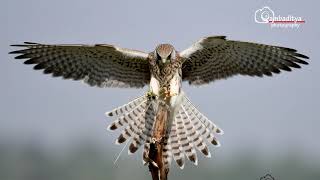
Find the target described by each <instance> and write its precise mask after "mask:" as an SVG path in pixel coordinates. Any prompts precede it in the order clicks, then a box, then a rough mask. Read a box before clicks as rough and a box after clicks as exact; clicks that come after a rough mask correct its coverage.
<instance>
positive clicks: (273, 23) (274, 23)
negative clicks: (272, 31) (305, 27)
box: [254, 6, 305, 28]
mask: <svg viewBox="0 0 320 180" xmlns="http://www.w3.org/2000/svg"><path fill="white" fill-rule="evenodd" d="M254 21H255V22H256V23H258V24H267V25H269V26H270V27H271V28H299V27H300V25H301V24H303V23H305V20H304V19H303V18H302V17H301V16H294V15H291V14H288V15H286V16H282V15H279V14H275V13H274V11H273V10H272V9H271V8H270V7H268V6H264V7H263V8H261V9H258V10H256V11H255V13H254Z"/></svg>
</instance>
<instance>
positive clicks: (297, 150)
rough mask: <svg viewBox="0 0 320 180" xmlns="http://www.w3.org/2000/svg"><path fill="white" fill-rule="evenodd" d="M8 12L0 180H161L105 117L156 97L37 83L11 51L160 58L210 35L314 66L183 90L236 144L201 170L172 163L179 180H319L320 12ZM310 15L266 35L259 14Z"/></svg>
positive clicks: (298, 6) (71, 1)
mask: <svg viewBox="0 0 320 180" xmlns="http://www.w3.org/2000/svg"><path fill="white" fill-rule="evenodd" d="M0 3H1V6H0V15H1V16H0V19H1V22H2V23H1V24H2V26H1V28H0V32H1V33H0V37H1V43H0V46H1V48H0V57H1V58H0V59H1V61H0V67H1V71H0V82H1V85H0V86H1V88H0V89H1V93H0V105H1V108H0V179H1V180H22V179H23V180H44V179H45V180H51V179H55V180H57V179H59V180H73V179H74V180H82V179H83V180H87V179H95V180H104V179H105V180H106V179H119V180H125V179H150V177H149V172H148V171H147V167H145V166H143V165H142V163H141V154H140V152H139V153H138V154H135V155H131V156H128V155H127V153H126V151H125V152H124V153H123V154H122V156H121V157H120V159H119V161H118V163H117V164H116V165H114V164H113V161H114V159H115V158H116V156H117V154H118V152H119V151H120V150H121V148H122V146H116V145H114V143H113V142H114V140H115V138H116V137H117V135H118V134H119V133H111V132H108V131H107V130H106V127H107V125H108V124H109V123H110V122H111V119H107V118H106V117H105V116H104V112H105V111H107V110H110V109H112V108H113V107H115V106H118V105H122V104H124V103H126V102H128V101H129V100H130V99H132V98H134V97H136V96H138V95H141V94H143V93H144V92H145V90H146V89H143V90H142V89H99V88H92V87H89V86H87V85H84V84H83V83H80V82H75V81H64V80H61V78H51V77H50V76H45V75H42V73H41V72H35V71H33V70H32V68H31V67H30V66H29V67H28V66H25V65H23V64H22V62H21V61H19V60H14V59H13V56H12V55H8V52H9V51H12V50H14V48H12V47H10V46H9V45H10V44H17V43H22V42H23V41H34V42H41V43H53V44H54V43H81V44H94V43H108V44H115V45H118V46H121V47H127V48H133V49H140V50H145V51H148V52H149V51H152V50H153V49H154V48H155V45H156V44H158V43H164V42H169V43H172V44H173V45H174V46H175V47H176V49H178V50H183V49H185V48H187V47H188V46H190V45H191V44H192V43H193V42H195V41H196V40H198V39H199V38H201V37H203V36H208V35H227V37H228V38H229V39H234V40H243V41H254V42H260V43H266V44H273V45H279V46H286V47H291V48H295V49H298V50H299V51H300V52H301V53H303V54H306V55H308V56H310V58H311V59H310V61H309V62H310V65H309V66H303V68H302V69H299V70H294V71H293V72H290V73H287V72H284V73H281V74H280V75H277V76H274V77H271V78H270V77H266V78H250V77H240V76H237V77H233V78H230V79H228V80H227V81H217V82H214V83H211V84H210V85H207V86H204V87H200V88H195V87H189V86H188V85H187V84H186V83H185V84H184V89H185V91H186V93H187V94H188V95H189V97H190V99H191V100H192V101H193V103H194V104H195V105H197V106H198V108H199V109H200V110H201V111H202V112H203V113H204V114H206V115H207V116H208V117H209V118H210V119H212V120H213V121H214V122H215V123H217V124H218V125H220V127H222V129H223V130H224V131H225V134H224V135H223V136H222V137H220V141H221V143H222V146H221V147H220V148H218V149H213V148H211V152H212V154H213V157H212V158H211V159H205V158H203V157H201V156H200V162H199V165H198V166H197V167H195V166H193V165H192V164H191V163H187V165H186V167H185V169H184V170H182V171H181V170H180V169H179V168H177V166H176V165H175V164H173V166H172V168H171V172H170V176H169V178H170V179H177V180H178V179H199V180H200V179H217V180H227V179H228V180H230V179H237V180H238V179H243V180H249V179H259V178H260V177H261V176H264V175H265V174H267V173H270V174H272V176H273V177H274V178H275V179H277V180H284V179H290V180H295V179H297V180H298V179H299V180H301V179H319V178H320V153H319V152H320V143H319V137H320V131H319V128H320V119H319V118H320V111H319V110H320V109H319V107H320V98H319V97H320V95H319V92H320V84H319V76H320V71H319V68H320V61H319V59H320V51H319V43H318V40H319V39H320V38H319V35H320V31H319V30H320V28H319V25H320V24H319V19H318V16H319V12H318V7H319V2H318V1H311V0H305V1H298V0H294V1H289V0H287V1H285V0H277V1H275V0H248V1H231V0H224V1H211V0H207V1H201V0H199V1H171V0H161V1H150V0H144V1H130V0H126V1H125V0H118V1H108V0H91V1H84V0H55V1H49V0H28V1H24V0H2V1H1V2H0ZM265 5H268V6H270V8H271V9H273V10H274V11H275V13H276V14H278V15H282V16H287V15H294V16H302V17H303V19H305V20H306V23H305V24H302V25H301V26H300V27H299V28H298V29H291V28H282V29H279V28H275V29H272V28H270V27H269V26H267V25H262V24H257V23H255V21H254V12H255V11H256V10H257V9H260V8H262V7H263V6H265Z"/></svg>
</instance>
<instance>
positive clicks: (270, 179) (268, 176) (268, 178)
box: [260, 174, 275, 180]
mask: <svg viewBox="0 0 320 180" xmlns="http://www.w3.org/2000/svg"><path fill="white" fill-rule="evenodd" d="M260 180H275V179H274V177H272V176H271V174H266V175H265V176H262V177H261V178H260Z"/></svg>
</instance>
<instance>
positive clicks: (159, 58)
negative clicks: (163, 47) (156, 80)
mask: <svg viewBox="0 0 320 180" xmlns="http://www.w3.org/2000/svg"><path fill="white" fill-rule="evenodd" d="M156 54H157V60H159V61H160V60H161V57H160V55H159V54H158V53H156Z"/></svg>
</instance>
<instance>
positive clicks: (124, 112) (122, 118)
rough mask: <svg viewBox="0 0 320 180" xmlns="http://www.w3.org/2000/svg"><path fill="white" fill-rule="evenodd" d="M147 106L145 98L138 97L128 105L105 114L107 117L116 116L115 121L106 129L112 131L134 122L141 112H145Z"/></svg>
mask: <svg viewBox="0 0 320 180" xmlns="http://www.w3.org/2000/svg"><path fill="white" fill-rule="evenodd" d="M147 105H148V101H147V99H146V96H140V97H139V98H137V99H135V100H133V101H131V102H129V103H128V104H125V105H123V106H120V107H118V108H116V109H114V110H112V111H110V112H107V113H106V114H107V115H108V116H114V115H116V116H117V117H116V120H115V121H113V122H112V123H111V124H110V125H109V126H108V129H109V130H112V131H113V130H116V129H118V128H120V127H122V126H124V125H126V124H129V123H131V122H132V121H134V120H136V119H137V117H138V116H139V115H140V114H141V112H143V111H145V109H146V106H147Z"/></svg>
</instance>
